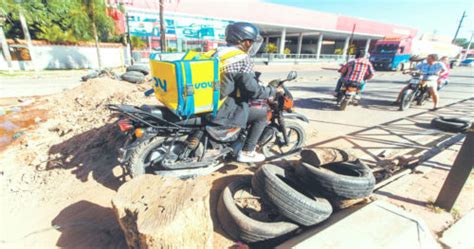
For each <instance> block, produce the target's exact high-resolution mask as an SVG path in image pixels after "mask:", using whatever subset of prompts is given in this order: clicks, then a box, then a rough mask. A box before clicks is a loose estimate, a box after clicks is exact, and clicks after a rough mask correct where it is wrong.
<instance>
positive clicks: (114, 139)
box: [46, 124, 124, 190]
mask: <svg viewBox="0 0 474 249" xmlns="http://www.w3.org/2000/svg"><path fill="white" fill-rule="evenodd" d="M123 136H124V135H123V134H121V133H120V132H119V131H118V129H117V127H115V126H114V124H106V125H104V126H102V127H99V128H94V129H91V130H88V131H86V132H84V133H81V134H78V135H75V136H73V137H72V138H70V139H68V140H66V141H64V142H62V143H59V144H56V145H53V146H51V148H50V149H49V157H50V160H49V161H48V164H47V166H46V169H47V170H52V169H58V168H60V169H67V170H71V172H72V173H73V174H74V175H75V176H76V178H77V179H79V180H81V181H83V182H86V181H87V180H88V178H89V175H90V174H91V175H92V178H93V179H94V180H95V181H97V182H99V183H101V184H102V185H104V186H105V187H107V188H110V189H113V190H117V189H118V188H119V187H120V185H121V184H122V183H123V182H124V179H123V178H124V175H121V176H118V177H117V176H114V172H113V169H114V168H116V167H120V166H119V162H118V161H117V157H118V150H119V148H120V146H121V145H122V143H123V141H124V140H123V139H124V137H123ZM120 172H122V171H120Z"/></svg>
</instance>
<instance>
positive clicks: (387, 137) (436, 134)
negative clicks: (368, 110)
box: [307, 98, 474, 168]
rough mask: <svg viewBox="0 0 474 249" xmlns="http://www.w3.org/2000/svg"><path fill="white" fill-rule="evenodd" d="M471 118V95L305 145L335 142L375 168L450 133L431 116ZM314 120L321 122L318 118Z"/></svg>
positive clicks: (414, 152) (435, 143)
mask: <svg viewBox="0 0 474 249" xmlns="http://www.w3.org/2000/svg"><path fill="white" fill-rule="evenodd" d="M439 116H445V117H467V118H471V119H472V118H474V98H470V99H465V100H462V101H458V102H455V103H452V104H450V105H447V106H444V107H442V108H440V109H439V110H438V111H436V112H430V111H426V112H421V113H417V114H414V115H411V116H407V117H404V118H400V119H396V120H392V121H389V122H386V123H383V124H380V125H377V126H373V127H366V128H364V127H361V128H362V129H361V130H359V131H356V132H352V133H349V134H346V135H344V136H338V137H335V138H331V139H328V140H325V141H322V142H318V143H315V144H311V145H308V146H307V147H308V148H316V147H318V148H322V147H331V146H334V145H335V144H337V145H338V146H339V147H341V146H342V147H344V146H345V147H346V148H350V149H351V150H353V152H355V153H357V156H358V157H360V158H361V159H363V160H364V161H365V162H366V163H367V164H368V165H369V166H371V167H373V168H375V167H378V166H379V165H380V164H382V163H384V162H386V160H387V159H389V158H392V159H393V158H395V157H397V156H401V155H405V156H416V155H419V154H420V153H423V152H426V151H427V150H429V149H431V148H433V147H436V146H438V144H439V143H441V142H443V141H445V140H446V139H448V138H451V137H452V136H453V135H454V134H453V133H448V132H443V131H440V130H437V129H435V128H433V127H432V126H431V125H430V123H431V120H432V119H433V118H435V117H439ZM313 121H315V122H325V123H330V122H327V121H318V120H313Z"/></svg>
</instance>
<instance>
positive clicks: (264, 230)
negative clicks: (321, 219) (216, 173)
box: [217, 176, 298, 243]
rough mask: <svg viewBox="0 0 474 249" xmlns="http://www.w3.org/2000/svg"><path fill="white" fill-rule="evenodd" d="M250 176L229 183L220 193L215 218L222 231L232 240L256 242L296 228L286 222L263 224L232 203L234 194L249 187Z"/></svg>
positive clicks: (294, 225) (296, 226)
mask: <svg viewBox="0 0 474 249" xmlns="http://www.w3.org/2000/svg"><path fill="white" fill-rule="evenodd" d="M250 179H251V176H243V177H242V178H241V179H238V180H236V181H234V182H232V183H230V184H229V185H228V186H227V187H225V188H224V190H223V191H222V193H221V196H220V198H219V202H218V204H217V218H218V219H219V223H220V224H221V227H222V229H223V230H224V231H225V232H226V233H227V234H229V235H230V236H231V237H232V238H233V239H234V240H243V241H245V242H250V243H253V242H258V241H263V240H268V239H272V238H276V237H279V236H282V235H285V234H288V233H291V232H292V231H295V230H296V229H297V228H298V225H296V224H293V223H290V222H286V221H278V222H263V221H259V220H256V219H252V218H250V217H249V216H247V215H245V214H244V213H243V212H242V211H241V209H239V207H237V205H236V204H235V202H234V198H233V196H234V193H235V192H237V191H238V190H239V189H242V188H243V187H248V186H250Z"/></svg>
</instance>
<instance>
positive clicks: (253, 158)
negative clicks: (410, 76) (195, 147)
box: [237, 150, 265, 163]
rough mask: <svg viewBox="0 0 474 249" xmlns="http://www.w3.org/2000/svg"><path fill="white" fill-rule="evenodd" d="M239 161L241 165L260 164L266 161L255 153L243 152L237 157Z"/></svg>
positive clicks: (262, 156)
mask: <svg viewBox="0 0 474 249" xmlns="http://www.w3.org/2000/svg"><path fill="white" fill-rule="evenodd" d="M237 161H238V162H241V163H258V162H263V161H265V156H264V155H263V154H261V153H257V152H255V151H243V150H241V151H240V152H239V155H237Z"/></svg>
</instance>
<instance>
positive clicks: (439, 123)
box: [431, 117, 472, 133]
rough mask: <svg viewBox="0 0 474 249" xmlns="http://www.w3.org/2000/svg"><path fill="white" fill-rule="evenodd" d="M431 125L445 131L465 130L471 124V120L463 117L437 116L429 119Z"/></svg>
mask: <svg viewBox="0 0 474 249" xmlns="http://www.w3.org/2000/svg"><path fill="white" fill-rule="evenodd" d="M431 126H433V127H435V128H437V129H439V130H442V131H447V132H455V133H457V132H465V131H467V130H468V129H469V128H470V127H471V126H472V122H471V121H469V120H467V119H463V118H445V117H438V118H434V119H433V120H431Z"/></svg>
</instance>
